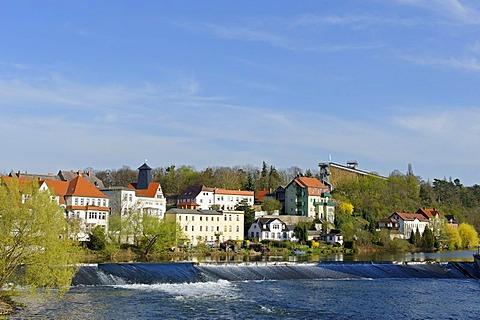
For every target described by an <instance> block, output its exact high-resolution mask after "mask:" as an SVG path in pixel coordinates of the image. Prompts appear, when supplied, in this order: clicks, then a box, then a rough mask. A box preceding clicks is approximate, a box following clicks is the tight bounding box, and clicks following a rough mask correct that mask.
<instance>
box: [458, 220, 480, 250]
mask: <svg viewBox="0 0 480 320" xmlns="http://www.w3.org/2000/svg"><path fill="white" fill-rule="evenodd" d="M458 234H459V235H460V238H461V239H462V246H463V247H464V248H465V249H470V248H474V247H477V246H478V233H477V231H476V230H475V228H474V227H473V226H472V225H470V224H468V223H461V224H460V225H459V226H458Z"/></svg>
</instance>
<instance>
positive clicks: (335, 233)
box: [321, 230, 343, 246]
mask: <svg viewBox="0 0 480 320" xmlns="http://www.w3.org/2000/svg"><path fill="white" fill-rule="evenodd" d="M321 239H322V240H323V241H325V242H326V243H327V244H330V243H332V244H337V245H341V246H342V245H343V236H342V234H341V232H340V230H331V231H330V232H329V233H324V234H322V237H321Z"/></svg>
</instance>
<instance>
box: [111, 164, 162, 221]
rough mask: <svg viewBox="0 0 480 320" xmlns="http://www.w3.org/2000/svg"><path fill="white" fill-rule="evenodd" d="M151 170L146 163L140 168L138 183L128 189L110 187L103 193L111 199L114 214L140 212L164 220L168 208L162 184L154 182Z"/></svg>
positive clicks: (131, 184) (132, 184)
mask: <svg viewBox="0 0 480 320" xmlns="http://www.w3.org/2000/svg"><path fill="white" fill-rule="evenodd" d="M151 170H152V169H151V168H150V167H149V166H148V165H147V164H146V163H144V164H143V165H141V166H140V167H139V168H138V178H137V182H132V183H130V184H129V185H128V187H110V188H104V189H102V191H103V192H104V193H105V194H106V195H107V196H108V198H109V199H110V203H111V207H112V212H114V213H119V214H121V215H122V216H123V215H126V214H129V213H134V212H138V213H139V214H140V215H143V214H149V215H152V216H155V217H158V218H160V219H163V218H164V214H165V211H166V207H167V202H166V199H165V197H164V195H163V191H162V187H161V185H160V182H152V172H151Z"/></svg>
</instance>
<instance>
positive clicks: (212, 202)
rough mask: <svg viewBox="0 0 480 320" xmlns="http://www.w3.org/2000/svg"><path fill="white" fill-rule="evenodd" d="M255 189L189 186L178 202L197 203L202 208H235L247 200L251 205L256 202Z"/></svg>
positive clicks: (229, 209)
mask: <svg viewBox="0 0 480 320" xmlns="http://www.w3.org/2000/svg"><path fill="white" fill-rule="evenodd" d="M254 198H255V197H254V192H253V191H242V190H227V189H219V188H209V187H205V186H204V185H194V186H189V187H188V188H187V189H185V190H184V191H183V192H182V193H181V194H180V195H179V197H178V199H177V204H181V203H196V204H197V205H198V206H199V208H200V210H212V209H213V210H228V211H232V210H235V209H236V207H237V205H238V204H240V203H241V202H242V201H245V202H246V203H247V204H248V205H249V206H253V203H254Z"/></svg>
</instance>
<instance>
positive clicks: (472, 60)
mask: <svg viewBox="0 0 480 320" xmlns="http://www.w3.org/2000/svg"><path fill="white" fill-rule="evenodd" d="M399 58H400V59H402V60H405V61H408V62H412V63H415V64H418V65H425V66H438V67H447V68H453V69H459V70H466V71H472V72H477V71H480V61H479V60H478V59H477V58H476V57H469V58H427V57H416V56H411V55H410V56H408V55H404V56H400V57H399Z"/></svg>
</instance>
